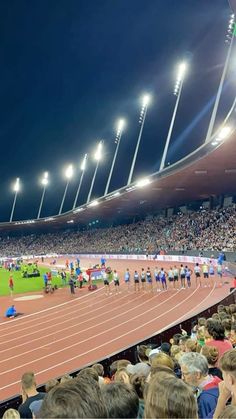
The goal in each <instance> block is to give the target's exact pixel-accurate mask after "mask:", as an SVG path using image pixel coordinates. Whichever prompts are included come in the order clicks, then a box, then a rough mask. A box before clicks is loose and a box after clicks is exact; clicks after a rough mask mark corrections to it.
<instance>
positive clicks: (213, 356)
mask: <svg viewBox="0 0 236 419" xmlns="http://www.w3.org/2000/svg"><path fill="white" fill-rule="evenodd" d="M201 354H202V355H204V356H205V357H206V359H207V362H208V364H209V365H212V366H213V365H215V364H216V363H217V361H218V358H219V350H218V348H216V347H215V346H207V345H205V346H203V347H202V350H201Z"/></svg>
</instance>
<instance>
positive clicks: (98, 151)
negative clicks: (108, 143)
mask: <svg viewBox="0 0 236 419" xmlns="http://www.w3.org/2000/svg"><path fill="white" fill-rule="evenodd" d="M102 147H103V141H102V140H101V141H99V143H98V145H97V149H96V152H95V154H94V159H95V160H96V162H97V163H96V166H95V170H94V174H93V179H92V182H91V185H90V189H89V193H88V198H87V204H88V203H89V201H90V198H91V194H92V191H93V185H94V182H95V178H96V175H97V171H98V166H99V162H100V160H101V158H102Z"/></svg>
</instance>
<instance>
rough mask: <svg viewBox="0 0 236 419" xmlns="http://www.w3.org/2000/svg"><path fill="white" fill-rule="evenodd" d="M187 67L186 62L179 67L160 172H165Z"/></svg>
mask: <svg viewBox="0 0 236 419" xmlns="http://www.w3.org/2000/svg"><path fill="white" fill-rule="evenodd" d="M187 67H188V64H187V62H185V61H183V62H182V63H180V64H179V66H178V72H177V80H176V83H175V88H174V95H175V96H176V102H175V107H174V111H173V114H172V118H171V122H170V127H169V130H168V134H167V138H166V143H165V147H164V151H163V155H162V158H161V164H160V168H159V170H163V169H164V167H165V162H166V156H167V153H168V148H169V144H170V139H171V135H172V132H173V128H174V123H175V118H176V114H177V110H178V106H179V101H180V96H181V92H182V88H183V82H184V78H185V75H186V70H187Z"/></svg>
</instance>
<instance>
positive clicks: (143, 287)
mask: <svg viewBox="0 0 236 419" xmlns="http://www.w3.org/2000/svg"><path fill="white" fill-rule="evenodd" d="M141 284H142V290H143V291H144V290H145V289H146V274H145V271H144V268H142V271H141Z"/></svg>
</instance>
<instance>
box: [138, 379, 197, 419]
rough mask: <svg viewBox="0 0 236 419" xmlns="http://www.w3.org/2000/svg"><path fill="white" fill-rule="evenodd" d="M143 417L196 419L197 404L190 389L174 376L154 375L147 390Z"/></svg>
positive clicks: (154, 418)
mask: <svg viewBox="0 0 236 419" xmlns="http://www.w3.org/2000/svg"><path fill="white" fill-rule="evenodd" d="M144 417H145V418H146V419H148V418H153V419H165V418H166V419H169V418H186V419H188V418H193V419H197V417H198V416H197V403H196V399H195V397H194V395H193V392H192V391H191V388H189V387H188V386H187V385H186V384H185V383H184V382H183V381H181V380H179V379H178V378H176V377H174V376H171V375H169V374H166V373H163V372H162V373H161V372H160V373H159V374H156V375H155V376H154V377H153V378H152V380H151V381H150V383H149V386H148V389H147V393H146V397H145V413H144Z"/></svg>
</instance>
